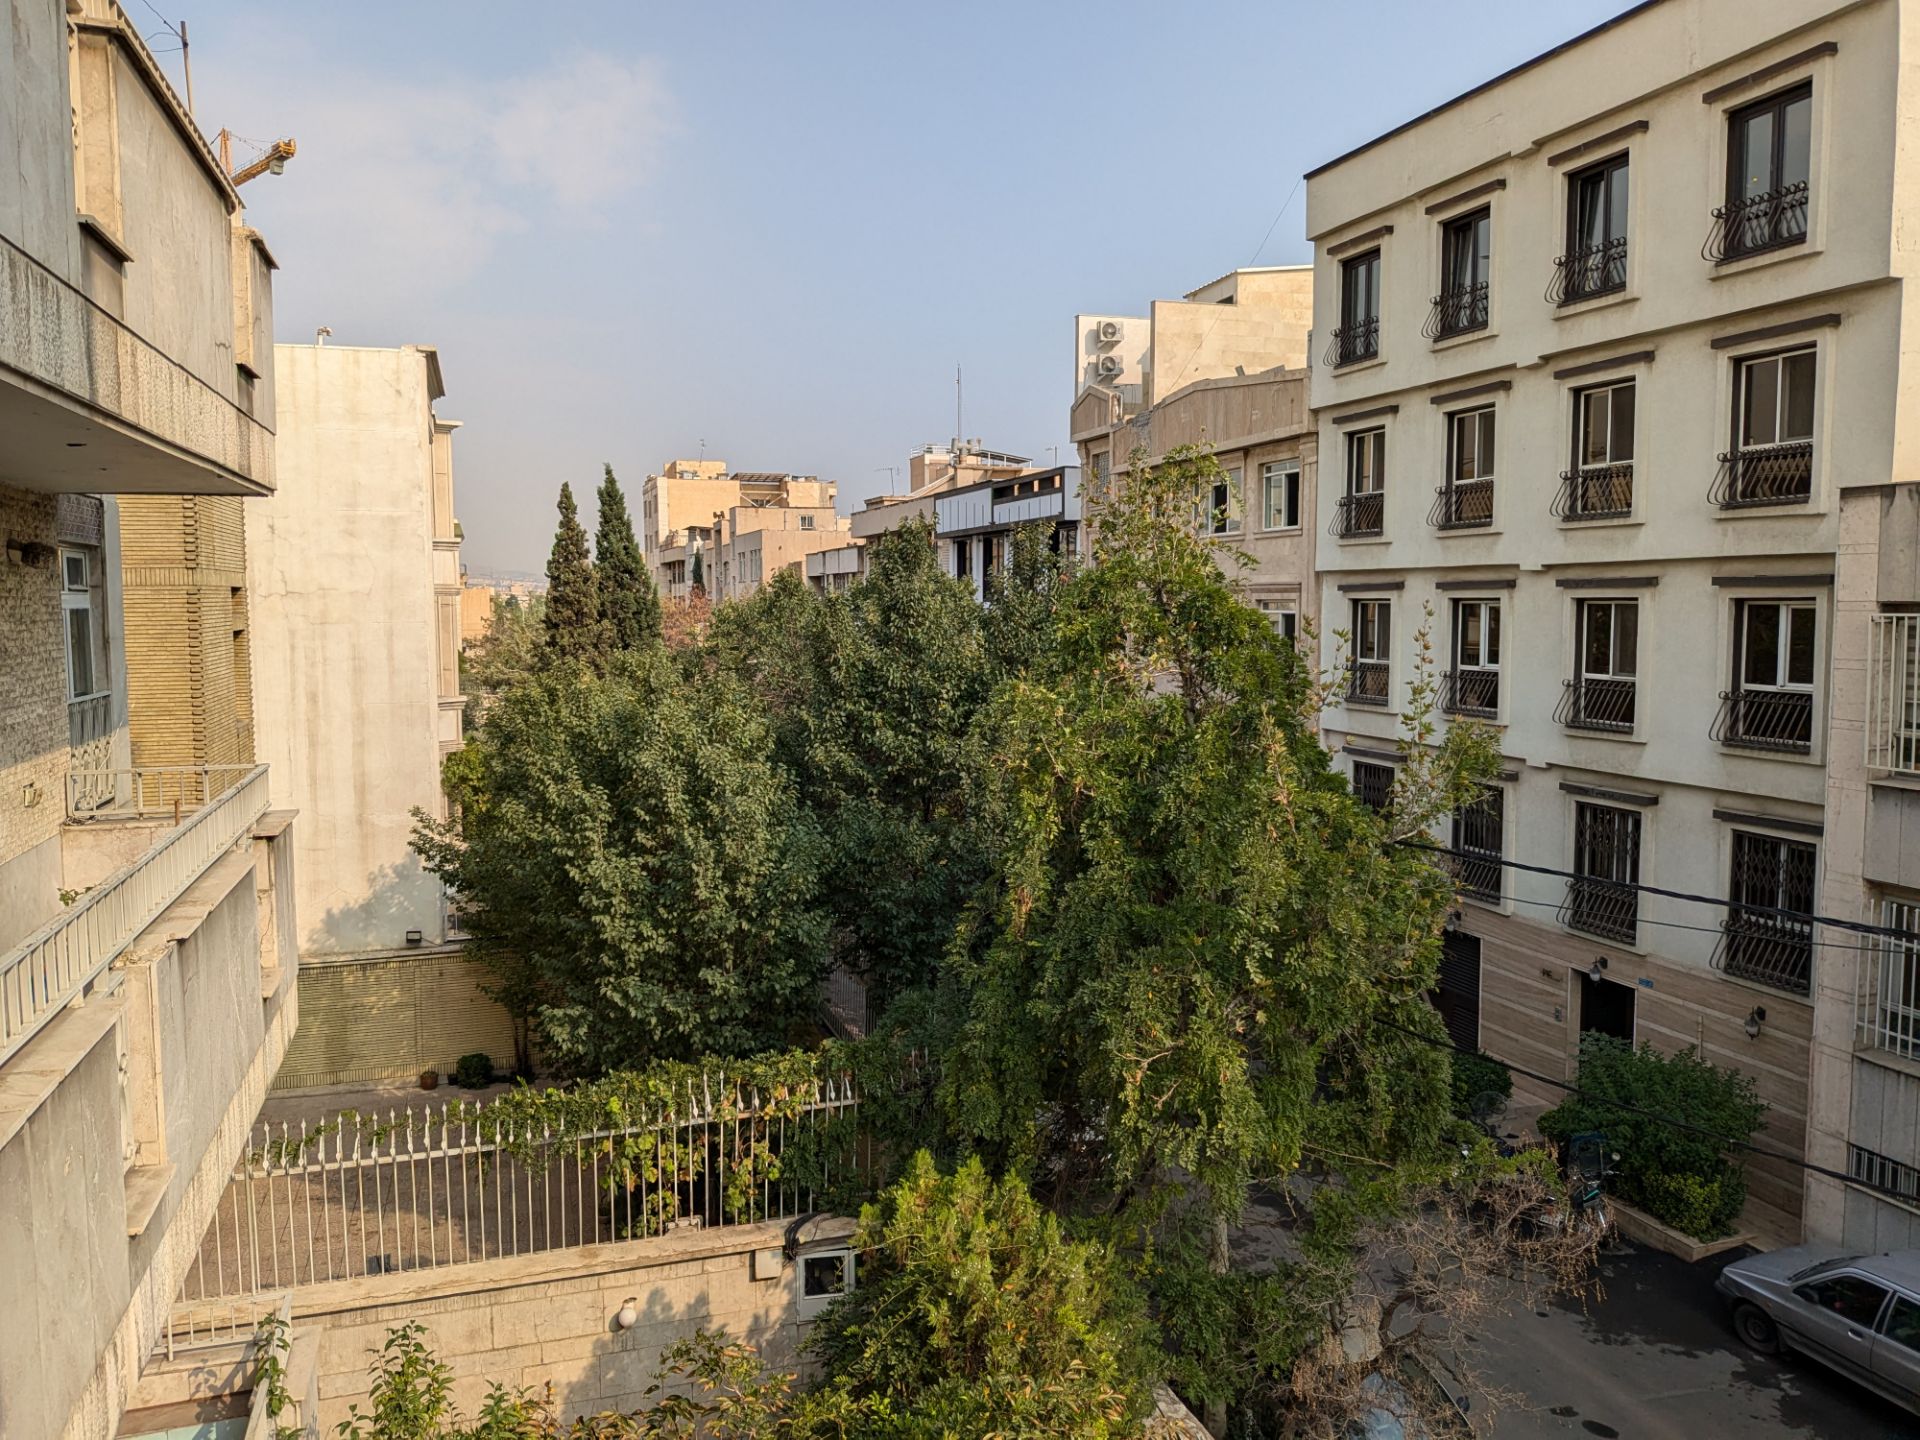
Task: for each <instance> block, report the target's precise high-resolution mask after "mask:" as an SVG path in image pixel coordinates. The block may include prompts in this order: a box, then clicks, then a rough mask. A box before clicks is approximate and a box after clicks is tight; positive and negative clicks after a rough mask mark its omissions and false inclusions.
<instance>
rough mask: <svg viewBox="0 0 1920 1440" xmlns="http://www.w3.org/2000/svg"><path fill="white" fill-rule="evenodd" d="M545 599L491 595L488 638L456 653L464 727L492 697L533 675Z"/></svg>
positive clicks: (542, 638) (541, 647)
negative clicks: (463, 698) (464, 710)
mask: <svg viewBox="0 0 1920 1440" xmlns="http://www.w3.org/2000/svg"><path fill="white" fill-rule="evenodd" d="M546 616H547V597H546V596H544V595H534V596H532V597H530V598H529V599H527V600H524V601H523V600H521V598H520V597H519V596H518V595H495V596H494V597H493V609H492V613H491V614H490V615H489V616H488V617H487V633H486V634H484V635H482V636H481V637H480V638H479V639H478V640H474V641H472V642H470V643H469V644H467V645H466V646H464V647H463V648H462V650H461V652H460V690H461V693H462V694H464V695H465V696H466V697H467V717H466V718H467V726H468V728H469V729H471V728H472V727H473V726H475V725H477V724H478V723H479V721H480V716H481V715H482V714H483V713H484V712H485V711H486V708H487V706H488V704H490V703H491V702H492V700H493V698H494V697H495V696H496V695H499V694H501V693H503V692H505V691H507V690H511V689H512V688H513V687H514V686H515V685H518V684H520V683H521V682H522V681H523V680H526V679H528V678H529V677H531V676H532V674H533V672H534V671H535V670H537V669H538V668H539V667H540V664H541V662H542V659H543V658H544V652H545V646H546V638H547V623H546Z"/></svg>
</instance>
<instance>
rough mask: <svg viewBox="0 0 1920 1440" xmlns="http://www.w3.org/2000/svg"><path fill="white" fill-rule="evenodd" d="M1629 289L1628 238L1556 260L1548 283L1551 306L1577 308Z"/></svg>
mask: <svg viewBox="0 0 1920 1440" xmlns="http://www.w3.org/2000/svg"><path fill="white" fill-rule="evenodd" d="M1626 288H1627V237H1626V236H1624V235H1622V236H1619V237H1618V238H1616V239H1613V240H1602V241H1601V242H1600V243H1599V244H1597V245H1584V246H1582V247H1581V248H1580V249H1578V250H1569V251H1568V252H1567V253H1566V254H1564V255H1560V256H1556V257H1555V258H1554V262H1553V279H1551V280H1549V281H1548V282H1547V303H1548V304H1549V305H1577V304H1579V303H1580V302H1581V301H1582V300H1592V299H1595V298H1596V297H1598V296H1601V295H1612V294H1614V293H1615V292H1617V291H1620V290H1624V289H1626Z"/></svg>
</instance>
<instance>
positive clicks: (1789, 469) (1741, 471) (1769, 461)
mask: <svg viewBox="0 0 1920 1440" xmlns="http://www.w3.org/2000/svg"><path fill="white" fill-rule="evenodd" d="M1812 494H1813V442H1812V441H1811V440H1788V441H1785V442H1784V443H1782V444H1778V445H1744V446H1742V447H1741V448H1740V449H1738V450H1729V451H1727V452H1725V453H1724V454H1722V455H1721V456H1720V473H1719V474H1717V475H1715V476H1714V479H1713V485H1712V486H1711V488H1709V490H1708V491H1707V498H1708V499H1709V500H1711V501H1712V502H1713V503H1714V504H1715V505H1718V506H1719V507H1720V508H1721V509H1722V510H1745V509H1751V508H1753V507H1755V506H1759V505H1798V504H1801V503H1802V502H1804V501H1806V500H1807V499H1809V498H1810V497H1811V496H1812Z"/></svg>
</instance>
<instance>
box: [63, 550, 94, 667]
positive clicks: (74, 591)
mask: <svg viewBox="0 0 1920 1440" xmlns="http://www.w3.org/2000/svg"><path fill="white" fill-rule="evenodd" d="M92 568H93V567H92V563H91V559H90V557H89V556H88V555H87V553H86V552H85V551H83V550H62V551H61V552H60V580H61V590H60V609H61V613H62V618H63V619H64V621H65V623H66V640H67V699H69V700H84V699H86V698H87V697H88V696H90V695H97V694H99V693H100V691H101V690H102V689H103V688H104V687H103V686H102V685H101V683H100V681H101V679H102V676H101V675H100V673H99V671H100V666H99V651H100V647H99V646H98V645H97V644H96V636H95V633H94V620H95V615H94V604H93V584H92V580H93V575H92Z"/></svg>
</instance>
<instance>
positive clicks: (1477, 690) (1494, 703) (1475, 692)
mask: <svg viewBox="0 0 1920 1440" xmlns="http://www.w3.org/2000/svg"><path fill="white" fill-rule="evenodd" d="M1440 708H1441V709H1442V710H1444V711H1445V712H1446V713H1447V714H1449V715H1478V716H1483V717H1486V718H1489V719H1490V718H1492V717H1494V716H1497V715H1498V714H1499V713H1500V672H1499V671H1498V670H1486V669H1481V668H1479V667H1472V666H1469V667H1463V668H1461V669H1459V670H1449V671H1447V672H1446V674H1444V675H1442V676H1441V677H1440Z"/></svg>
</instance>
